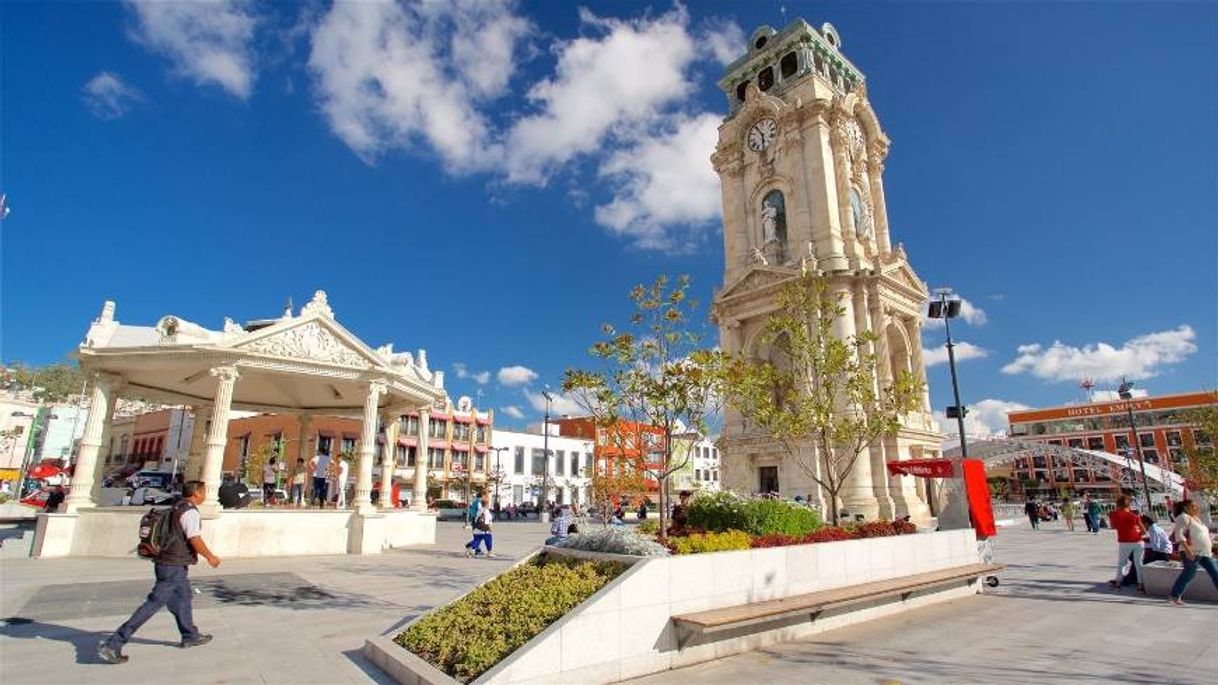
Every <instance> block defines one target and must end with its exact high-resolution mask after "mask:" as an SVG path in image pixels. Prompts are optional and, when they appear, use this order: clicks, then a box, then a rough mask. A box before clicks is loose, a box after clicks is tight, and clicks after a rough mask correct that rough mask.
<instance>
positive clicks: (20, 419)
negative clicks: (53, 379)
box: [0, 396, 39, 480]
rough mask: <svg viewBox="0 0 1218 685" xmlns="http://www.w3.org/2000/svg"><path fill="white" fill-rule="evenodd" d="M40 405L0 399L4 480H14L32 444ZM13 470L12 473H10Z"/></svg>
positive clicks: (0, 466)
mask: <svg viewBox="0 0 1218 685" xmlns="http://www.w3.org/2000/svg"><path fill="white" fill-rule="evenodd" d="M38 409H39V406H38V403H37V402H35V401H33V400H32V399H26V398H21V397H16V396H6V397H3V398H0V469H3V470H5V473H4V474H3V475H4V478H3V480H14V479H16V477H17V471H16V470H18V469H20V468H21V463H22V460H23V459H24V458H25V454H26V448H27V447H28V446H29V444H30V431H31V429H32V427H33V423H34V416H35V415H36V414H37V413H38ZM9 470H12V472H11V473H9V472H8V471H9Z"/></svg>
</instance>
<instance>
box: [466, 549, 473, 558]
mask: <svg viewBox="0 0 1218 685" xmlns="http://www.w3.org/2000/svg"><path fill="white" fill-rule="evenodd" d="M465 556H466V558H469V557H472V556H474V550H472V549H470V548H469V547H466V548H465Z"/></svg>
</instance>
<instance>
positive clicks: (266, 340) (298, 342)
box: [231, 317, 384, 369]
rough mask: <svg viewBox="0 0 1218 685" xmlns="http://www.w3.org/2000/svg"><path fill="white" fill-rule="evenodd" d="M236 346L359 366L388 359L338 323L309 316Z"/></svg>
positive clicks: (277, 325) (367, 366) (366, 365)
mask: <svg viewBox="0 0 1218 685" xmlns="http://www.w3.org/2000/svg"><path fill="white" fill-rule="evenodd" d="M231 348H232V349H233V350H239V351H242V352H252V353H256V354H260V355H266V356H270V357H280V358H284V359H292V360H307V361H316V362H324V363H327V364H337V365H339V366H348V367H352V368H357V369H368V368H372V367H376V366H383V365H384V361H383V360H380V359H378V358H377V354H376V353H375V352H373V351H372V350H370V349H368V348H367V347H366V346H365V345H363V344H362V343H360V342H359V341H358V340H355V339H353V338H352V337H351V336H350V335H349V334H347V333H346V331H343V330H341V327H340V326H338V325H337V324H334V323H331V322H329V321H326V320H324V319H322V318H320V317H319V318H307V319H304V320H292V321H287V322H284V323H281V324H275V325H274V326H270V327H269V328H267V329H264V330H262V331H257V332H255V333H254V334H253V335H251V336H249V337H247V338H245V339H242V340H239V341H235V342H234V343H232V345H231Z"/></svg>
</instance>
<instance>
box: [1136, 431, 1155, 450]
mask: <svg viewBox="0 0 1218 685" xmlns="http://www.w3.org/2000/svg"><path fill="white" fill-rule="evenodd" d="M1138 443H1139V444H1141V445H1142V447H1154V446H1155V434H1154V433H1139V434H1138Z"/></svg>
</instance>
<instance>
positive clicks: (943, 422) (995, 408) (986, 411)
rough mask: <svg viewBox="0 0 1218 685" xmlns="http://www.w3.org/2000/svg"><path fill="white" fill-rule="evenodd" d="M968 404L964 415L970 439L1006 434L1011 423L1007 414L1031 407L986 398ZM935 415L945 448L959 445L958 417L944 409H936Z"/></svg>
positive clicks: (966, 433) (966, 430) (965, 429)
mask: <svg viewBox="0 0 1218 685" xmlns="http://www.w3.org/2000/svg"><path fill="white" fill-rule="evenodd" d="M966 406H967V407H968V414H967V415H966V416H965V417H964V434H965V435H966V436H968V439H969V440H984V439H986V438H993V437H1000V436H1005V435H1006V432H1007V427H1008V426H1009V425H1010V423H1009V422H1008V421H1007V414H1008V413H1009V412H1013V411H1025V410H1027V409H1031V407H1029V406H1028V405H1026V404H1021V403H1019V402H1009V401H1006V400H996V399H985V400H981V401H980V402H977V403H975V404H969V405H966ZM934 416H935V420H936V421H938V422H939V431H940V432H941V433H943V435H944V440H943V448H944V449H949V448H951V447H958V446H959V445H960V437H959V436H960V430H959V427H958V425H957V423H956V419H949V418H947V416H946V414H945V413H944V412H943V411H936V412H935V413H934Z"/></svg>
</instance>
